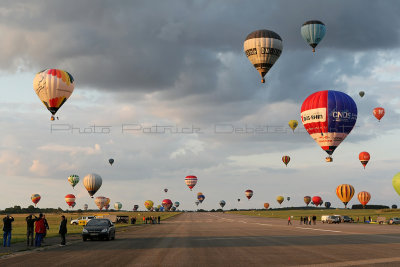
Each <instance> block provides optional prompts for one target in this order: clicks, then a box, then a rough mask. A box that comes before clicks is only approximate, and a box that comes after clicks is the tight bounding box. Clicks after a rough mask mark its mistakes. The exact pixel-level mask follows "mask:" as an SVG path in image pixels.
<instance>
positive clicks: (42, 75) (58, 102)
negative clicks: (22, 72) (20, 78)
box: [33, 69, 74, 115]
mask: <svg viewBox="0 0 400 267" xmlns="http://www.w3.org/2000/svg"><path fill="white" fill-rule="evenodd" d="M33 89H34V90H35V92H36V94H37V95H38V97H39V99H40V101H42V103H43V104H44V105H45V106H46V108H47V109H48V110H49V111H50V112H51V114H53V115H55V114H56V113H57V111H58V109H59V108H61V106H62V105H63V104H64V103H65V102H66V101H67V99H68V98H69V97H70V96H71V94H72V92H73V91H74V78H73V77H72V75H71V74H69V73H68V72H67V71H64V70H59V69H45V70H42V71H40V72H38V73H37V74H36V76H35V78H34V79H33Z"/></svg>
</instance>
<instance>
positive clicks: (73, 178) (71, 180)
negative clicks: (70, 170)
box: [68, 174, 79, 188]
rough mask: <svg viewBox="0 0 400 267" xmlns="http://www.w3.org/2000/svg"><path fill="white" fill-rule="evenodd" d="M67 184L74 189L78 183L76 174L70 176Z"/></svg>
mask: <svg viewBox="0 0 400 267" xmlns="http://www.w3.org/2000/svg"><path fill="white" fill-rule="evenodd" d="M68 182H69V183H70V184H71V185H72V188H74V187H75V185H77V184H78V183H79V176H78V175H76V174H72V175H70V176H69V177H68Z"/></svg>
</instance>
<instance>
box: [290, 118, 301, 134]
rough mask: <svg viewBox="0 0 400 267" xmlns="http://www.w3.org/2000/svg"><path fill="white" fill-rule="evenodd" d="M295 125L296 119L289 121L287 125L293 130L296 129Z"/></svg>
mask: <svg viewBox="0 0 400 267" xmlns="http://www.w3.org/2000/svg"><path fill="white" fill-rule="evenodd" d="M297 125H299V122H298V121H296V120H290V121H289V127H290V128H291V129H292V130H293V132H294V129H296V127H297Z"/></svg>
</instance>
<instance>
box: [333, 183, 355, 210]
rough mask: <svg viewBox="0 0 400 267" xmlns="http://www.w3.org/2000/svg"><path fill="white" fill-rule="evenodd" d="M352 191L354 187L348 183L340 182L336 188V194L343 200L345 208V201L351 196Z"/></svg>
mask: <svg viewBox="0 0 400 267" xmlns="http://www.w3.org/2000/svg"><path fill="white" fill-rule="evenodd" d="M354 192H355V191H354V187H353V186H352V185H349V184H341V185H339V186H338V187H337V188H336V195H337V197H338V198H339V199H340V200H341V201H342V202H343V204H344V207H345V208H347V203H349V201H350V200H351V199H352V198H353V196H354Z"/></svg>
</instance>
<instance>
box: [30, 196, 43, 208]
mask: <svg viewBox="0 0 400 267" xmlns="http://www.w3.org/2000/svg"><path fill="white" fill-rule="evenodd" d="M40 198H41V197H40V195H39V194H33V195H32V196H31V200H32V202H33V203H34V204H35V207H36V204H37V203H38V202H39V201H40Z"/></svg>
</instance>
